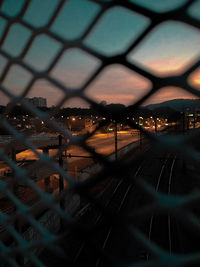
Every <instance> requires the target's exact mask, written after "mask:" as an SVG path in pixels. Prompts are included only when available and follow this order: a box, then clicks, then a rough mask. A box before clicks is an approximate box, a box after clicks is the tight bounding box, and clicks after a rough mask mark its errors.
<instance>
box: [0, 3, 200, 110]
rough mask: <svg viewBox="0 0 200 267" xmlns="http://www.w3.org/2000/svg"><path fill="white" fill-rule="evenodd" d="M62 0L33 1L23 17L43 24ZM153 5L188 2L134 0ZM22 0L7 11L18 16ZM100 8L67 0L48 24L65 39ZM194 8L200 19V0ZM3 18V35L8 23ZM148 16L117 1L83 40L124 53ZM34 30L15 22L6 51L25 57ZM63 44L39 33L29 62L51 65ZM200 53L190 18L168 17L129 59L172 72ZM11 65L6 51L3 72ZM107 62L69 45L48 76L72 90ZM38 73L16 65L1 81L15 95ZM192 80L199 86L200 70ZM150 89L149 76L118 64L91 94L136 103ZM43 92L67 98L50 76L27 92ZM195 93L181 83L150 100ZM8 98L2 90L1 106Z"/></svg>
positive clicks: (52, 101) (162, 7) (51, 99)
mask: <svg viewBox="0 0 200 267" xmlns="http://www.w3.org/2000/svg"><path fill="white" fill-rule="evenodd" d="M58 2H59V1H58V0H43V1H41V0H32V1H31V4H30V6H29V8H28V10H27V12H26V14H25V15H24V18H23V19H24V20H25V21H26V22H27V23H30V24H31V25H33V26H35V27H41V26H44V25H45V24H46V23H47V22H48V20H49V18H50V17H51V15H52V12H53V11H54V9H55V8H56V6H57V4H58ZM130 2H134V3H136V4H140V5H143V6H145V7H147V8H150V9H153V10H156V11H158V12H164V11H166V10H171V9H173V8H176V7H178V6H180V5H181V4H183V3H185V2H186V0H168V1H160V0H130ZM23 3H24V0H18V1H16V0H4V1H3V5H2V7H1V10H2V11H3V12H4V13H6V14H7V15H9V16H15V15H16V14H17V12H18V11H19V10H20V9H21V7H22V5H23ZM99 11H100V7H99V6H98V5H97V4H94V3H92V2H90V1H87V0H69V1H67V2H66V4H65V5H64V8H63V9H62V11H61V12H60V14H59V15H58V17H57V19H56V20H55V22H54V23H53V25H52V26H51V28H50V30H51V31H53V32H54V33H56V34H58V35H60V36H62V37H64V38H66V40H74V39H76V38H78V37H79V36H80V35H81V34H82V33H83V32H84V30H85V29H86V28H87V26H88V25H89V24H90V22H91V20H92V19H93V18H94V17H95V16H96V15H97V14H98V12H99ZM188 14H190V15H191V16H194V17H195V18H198V19H199V18H200V1H197V3H196V4H194V5H193V6H192V7H191V8H190V9H189V10H188ZM6 23H7V22H6V21H5V20H4V19H2V18H1V17H0V38H1V36H2V33H3V30H4V28H5V25H6ZM149 23H150V21H149V19H148V18H146V17H143V16H141V15H140V14H137V13H134V12H131V11H129V10H127V9H125V8H122V7H115V8H113V9H111V10H109V11H108V12H105V13H104V15H103V17H102V18H101V20H100V21H99V22H98V24H97V25H96V26H95V28H94V30H93V31H92V32H91V33H90V34H89V35H88V36H87V37H86V39H85V41H84V44H85V45H87V46H88V47H91V48H93V49H95V50H96V51H98V52H100V53H102V54H104V55H107V56H109V55H116V54H117V53H120V52H123V51H125V50H126V48H127V47H128V46H129V45H130V44H131V43H132V42H133V41H134V40H135V39H136V38H137V36H138V35H139V34H140V33H141V32H142V31H144V29H146V27H147V26H148V25H149ZM31 34H32V33H31V31H30V30H28V29H27V28H25V27H24V26H22V25H21V24H18V23H15V24H13V25H12V27H11V28H10V31H9V33H8V36H7V38H6V40H5V42H4V43H3V45H2V47H1V48H2V49H3V50H4V51H6V52H8V53H9V54H11V55H12V56H14V57H15V56H19V55H20V53H21V51H22V50H23V48H24V46H25V45H26V43H27V42H28V40H29V38H30V36H31ZM61 48H62V44H61V43H59V42H58V41H56V40H54V39H52V38H50V37H49V36H47V35H45V34H40V35H38V36H37V38H36V39H35V40H34V42H33V44H32V46H31V48H30V49H29V51H28V53H27V54H26V56H25V58H24V61H25V62H26V63H27V64H29V65H30V66H31V67H33V68H35V69H36V70H39V71H43V70H45V69H46V68H47V67H48V66H49V64H50V63H51V61H52V60H53V59H54V58H55V56H56V54H57V53H58V52H59V51H60V49H61ZM199 55H200V34H199V30H197V29H196V28H193V27H191V26H188V25H187V24H184V23H180V22H175V21H168V22H165V23H162V24H161V25H159V26H158V27H156V28H155V29H154V30H153V31H152V32H151V34H150V35H148V36H146V38H145V39H144V40H143V42H142V43H141V44H140V45H139V46H138V47H137V48H136V49H134V50H133V51H131V52H130V53H129V55H128V57H127V59H128V61H130V62H132V63H136V64H138V65H140V66H141V67H142V68H145V69H147V70H150V71H152V72H154V73H156V74H157V75H160V76H167V75H171V74H174V73H177V74H181V73H182V72H183V71H184V70H186V69H187V66H188V65H190V64H191V63H192V62H193V60H194V59H197V58H198V57H199ZM6 64H7V61H6V59H5V58H4V57H3V56H1V55H0V75H1V73H2V71H3V69H4V68H5V66H6ZM100 65H101V62H100V61H99V60H98V59H97V58H95V57H92V56H91V55H89V54H87V53H85V52H83V51H82V50H80V49H77V48H73V49H69V50H66V51H65V53H64V54H63V56H62V57H61V58H60V60H59V61H58V63H57V64H56V66H55V67H54V69H53V70H52V71H51V73H50V75H51V76H52V77H54V78H56V79H58V80H59V81H60V82H62V83H63V84H65V85H66V86H68V87H71V88H74V90H75V89H76V88H78V87H80V86H81V85H82V84H83V83H84V82H85V81H86V80H87V78H88V77H89V76H90V75H91V74H92V73H93V72H94V70H95V69H96V68H97V67H98V66H100ZM31 77H32V74H31V73H29V72H28V71H27V70H25V69H23V68H21V67H19V66H17V65H13V66H12V67H11V69H10V71H9V73H8V75H7V77H6V79H5V80H4V82H3V85H4V86H5V87H6V88H8V89H9V90H11V91H12V92H13V93H14V94H19V93H21V92H23V90H24V88H25V86H26V85H27V84H28V82H29V80H30V79H31ZM190 82H191V83H192V85H194V86H195V87H197V88H198V89H200V70H198V71H196V72H195V73H193V75H191V77H190ZM150 88H151V81H149V80H146V79H144V78H143V77H141V76H139V75H138V74H137V73H134V72H133V71H131V70H129V69H127V68H126V67H124V66H121V65H112V66H110V67H107V68H105V69H104V70H103V71H102V73H101V74H100V75H99V76H98V77H97V78H96V79H95V81H94V82H93V83H92V84H90V86H89V87H88V88H87V90H86V92H85V93H86V94H87V95H89V96H90V97H91V98H92V99H94V100H96V101H98V102H100V101H103V100H105V101H107V102H108V103H122V104H125V105H128V104H131V103H134V101H136V100H137V99H138V98H139V97H141V96H142V95H143V94H144V93H145V92H147V91H148V90H149V89H150ZM33 96H42V97H45V98H47V102H48V106H52V105H56V103H58V101H59V100H60V99H61V98H62V97H63V92H61V90H60V89H59V88H55V87H53V86H52V85H51V84H50V83H49V82H47V81H46V80H44V79H43V80H38V81H37V82H36V83H35V84H34V86H33V88H32V90H31V92H30V93H29V95H28V97H33ZM188 97H190V98H191V97H192V98H194V96H192V95H189V94H187V93H186V92H185V91H183V90H178V89H176V88H163V89H161V90H160V92H159V93H158V94H157V95H155V96H154V97H153V98H151V99H150V100H149V101H150V102H151V103H157V102H162V101H165V100H169V99H173V98H188ZM7 102H8V99H7V98H6V97H5V95H3V93H2V92H0V104H1V105H5V104H7ZM65 106H86V104H85V103H83V102H81V101H80V100H79V99H74V100H70V101H68V102H66V103H65Z"/></svg>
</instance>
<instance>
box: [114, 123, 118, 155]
mask: <svg viewBox="0 0 200 267" xmlns="http://www.w3.org/2000/svg"><path fill="white" fill-rule="evenodd" d="M114 135H115V160H117V141H118V140H117V122H115V129H114Z"/></svg>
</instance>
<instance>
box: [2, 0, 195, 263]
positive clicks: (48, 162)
mask: <svg viewBox="0 0 200 267" xmlns="http://www.w3.org/2000/svg"><path fill="white" fill-rule="evenodd" d="M45 1H46V0H45ZM45 1H44V2H45ZM9 2H11V5H12V1H7V0H3V1H0V7H1V9H0V24H1V25H0V27H1V33H0V56H1V58H2V59H4V61H5V62H6V63H5V64H4V66H3V67H2V70H1V76H0V92H1V95H2V96H3V97H6V98H7V99H9V103H10V104H9V105H7V108H6V111H5V113H4V114H3V115H2V116H1V127H2V128H4V129H5V130H6V131H7V132H9V133H10V134H11V135H12V136H13V138H14V140H15V144H16V143H18V144H22V145H23V147H25V148H27V149H31V150H32V151H33V152H34V153H35V154H36V155H37V157H38V158H39V160H38V161H36V162H34V163H33V165H32V171H34V170H35V169H37V168H43V167H44V166H47V167H48V166H50V167H51V169H52V170H53V172H54V173H55V174H58V175H59V177H60V179H61V178H62V179H63V180H64V181H66V183H67V184H68V186H67V187H65V188H63V190H62V191H61V192H59V193H57V194H56V195H52V194H49V193H48V192H45V191H44V190H42V189H41V188H40V187H39V186H38V184H37V183H36V182H35V181H34V179H33V178H32V177H31V173H30V172H28V171H26V169H24V168H22V167H21V166H20V165H19V164H17V163H16V159H15V158H14V157H12V156H10V154H8V153H7V151H8V150H9V147H8V146H4V147H3V148H0V158H1V160H2V161H3V162H5V163H6V164H7V166H9V167H10V168H11V169H12V171H13V175H14V178H13V179H14V181H15V182H16V184H17V183H19V184H25V185H26V186H27V187H28V188H30V190H32V191H34V192H35V193H36V195H37V203H34V205H33V206H30V205H27V204H25V203H23V201H22V200H21V199H20V198H19V195H18V194H17V193H16V192H15V191H14V190H11V188H10V186H8V184H7V182H6V181H3V180H1V181H0V191H1V193H3V194H5V195H6V196H7V198H8V199H9V201H11V202H12V203H14V206H15V210H14V211H13V212H12V213H9V214H7V213H6V212H4V211H0V225H1V227H2V228H3V229H4V232H5V233H4V235H3V234H2V236H3V238H2V241H0V257H1V259H2V260H3V262H4V263H5V265H6V264H8V265H10V266H22V265H23V264H25V263H27V262H28V263H30V262H31V264H33V265H36V266H43V262H42V260H41V259H40V258H39V256H38V253H37V252H38V251H39V250H42V249H43V248H48V249H50V250H52V251H54V252H55V253H57V254H58V255H60V257H62V256H63V255H62V252H63V250H62V247H60V246H59V241H60V240H61V239H63V237H64V236H65V235H64V233H65V230H63V233H62V234H60V232H59V231H58V232H56V231H52V229H51V227H50V228H49V227H47V226H46V225H47V224H48V222H47V223H42V222H41V220H40V219H39V218H40V216H42V215H44V213H46V214H48V216H47V217H48V219H47V221H48V220H49V222H50V221H51V220H53V219H52V218H54V217H55V218H57V219H55V224H57V225H61V226H62V225H63V224H64V225H65V227H66V225H68V229H70V228H75V229H77V231H79V232H82V233H83V234H84V233H85V232H86V231H88V234H91V235H92V233H93V232H92V231H93V229H91V232H90V230H89V229H87V227H84V226H83V225H82V226H81V225H80V224H79V222H78V221H77V218H76V217H74V216H73V215H72V214H70V212H68V211H66V210H65V208H64V204H63V199H65V196H67V195H68V196H70V197H72V196H73V194H78V195H80V196H81V197H83V198H85V199H87V200H88V201H89V202H91V203H93V205H94V206H96V208H97V209H100V210H101V212H103V213H104V215H105V216H108V218H107V220H108V221H109V225H110V224H112V223H113V224H114V223H115V222H113V220H112V218H110V216H109V214H108V213H107V211H106V207H105V206H102V205H101V202H100V201H99V200H97V199H96V198H95V197H94V196H93V194H91V191H90V189H91V188H92V187H93V186H94V185H95V184H97V183H98V182H99V181H101V180H103V179H104V178H105V177H108V176H109V175H112V176H116V177H120V176H122V175H123V173H124V172H126V173H127V172H128V170H129V169H130V167H131V164H130V163H129V165H128V164H127V163H126V162H121V161H120V159H118V160H116V161H115V160H113V161H111V160H109V158H105V157H103V156H102V155H101V154H100V153H97V152H96V151H95V150H94V149H93V148H92V147H90V146H89V145H88V143H87V140H88V138H89V137H91V136H92V135H93V134H95V132H96V131H97V129H96V130H94V131H93V132H92V133H90V134H88V135H87V136H82V137H77V136H74V135H72V133H71V132H70V131H69V130H68V129H66V128H65V127H64V126H62V125H61V124H60V123H58V122H56V121H55V120H52V119H51V117H52V115H56V112H58V110H59V108H61V107H62V106H63V104H64V103H65V102H66V101H68V102H70V101H71V100H73V99H74V98H75V99H76V98H77V97H78V98H80V99H82V100H84V101H85V102H86V103H87V104H88V105H90V106H91V107H92V108H93V109H94V110H96V111H97V112H98V113H99V114H100V115H101V116H102V117H106V118H110V117H111V116H112V119H113V120H115V121H116V122H117V123H123V122H124V121H125V120H126V124H127V125H129V126H130V127H131V128H133V129H139V130H140V131H141V132H142V134H143V135H144V136H146V138H148V139H149V140H150V141H151V142H153V145H154V144H155V145H158V146H160V147H162V146H163V147H168V148H170V147H171V148H173V149H177V150H179V151H180V150H181V151H182V152H183V153H185V154H186V155H187V156H189V157H190V158H191V159H192V160H193V161H194V162H196V164H197V165H198V164H199V163H200V158H199V153H198V152H197V151H196V150H195V148H193V147H192V146H191V145H190V142H189V141H191V139H190V138H193V137H191V136H181V137H179V138H177V137H176V136H175V137H172V136H159V135H158V136H157V135H154V134H153V133H150V132H148V131H145V129H142V128H140V126H139V125H137V124H136V123H135V122H134V121H133V120H131V119H130V120H129V119H127V117H128V116H129V114H130V113H132V114H134V112H136V111H137V110H138V108H139V107H140V106H141V104H143V103H144V102H145V101H146V100H147V99H149V98H150V97H151V96H153V95H154V94H155V93H157V92H159V91H160V90H161V89H162V88H164V87H177V88H182V89H184V90H185V91H187V92H189V93H191V94H193V95H194V96H196V97H199V96H200V92H199V90H198V89H197V88H196V87H195V86H193V85H192V84H191V83H190V81H189V77H190V75H192V74H193V73H195V71H198V69H199V66H200V60H199V57H197V56H196V57H195V58H194V59H193V61H192V62H190V64H189V65H188V66H187V68H186V69H185V70H184V71H182V73H180V74H176V73H175V74H174V73H173V74H170V75H168V76H162V75H159V74H157V73H155V72H152V70H151V69H149V68H147V67H145V68H144V67H143V66H142V65H140V64H138V63H137V62H132V61H130V60H129V58H128V55H129V54H130V52H132V51H134V50H136V49H138V47H140V46H141V47H142V45H141V44H142V42H143V40H144V39H145V38H147V39H148V38H149V36H150V35H151V33H152V32H153V31H154V29H155V28H156V27H157V26H159V25H162V24H163V23H164V22H167V21H175V22H181V23H184V25H188V26H190V27H191V31H192V30H193V29H199V27H200V23H199V19H198V18H197V17H195V16H191V15H190V14H189V12H188V10H189V9H190V8H191V7H192V6H193V5H195V3H197V2H198V1H195V0H189V1H183V3H182V4H179V6H178V7H174V8H172V9H170V10H169V11H168V10H167V11H163V12H160V11H157V9H155V10H154V9H152V8H151V9H150V8H148V7H145V6H142V5H140V4H139V3H138V2H139V1H136V2H135V1H128V0H124V1H119V0H113V1H112V0H111V1H103V0H102V1H100V0H91V1H85V0H83V1H82V5H83V7H82V8H84V4H86V2H87V4H88V3H92V4H95V5H96V6H98V9H97V11H96V12H95V14H94V15H93V16H91V18H90V21H89V23H88V24H87V25H86V26H85V27H84V29H83V30H82V31H81V34H79V36H78V37H76V38H74V39H72V38H66V37H65V36H63V35H62V34H60V33H59V32H56V30H52V29H53V27H52V25H54V23H55V21H56V19H57V18H59V16H60V15H61V13H62V11H63V10H67V8H68V4H69V5H70V3H71V2H73V1H65V0H57V1H55V2H56V3H57V4H56V5H55V6H54V8H53V11H52V12H51V13H50V15H49V17H48V20H47V21H46V22H45V23H43V25H42V26H40V25H39V26H38V25H37V23H36V24H34V23H30V22H29V21H28V20H26V19H24V18H25V15H26V14H27V13H28V11H29V9H30V8H31V5H32V4H35V5H36V4H38V9H39V8H40V7H39V6H40V1H34V0H32V1H31V0H24V1H19V2H18V1H16V2H18V4H17V5H16V3H15V4H13V8H14V9H16V10H12V11H10V12H7V11H6V5H8V4H9ZM13 2H15V1H13ZM41 2H42V1H41ZM46 2H49V1H46ZM76 2H77V5H78V2H79V1H76V0H74V3H75V4H76ZM116 7H123V8H124V9H125V10H128V11H130V12H134V14H139V15H141V16H143V17H145V18H148V20H149V24H148V26H147V27H146V28H145V29H144V30H143V31H141V32H140V34H138V36H137V37H136V38H135V40H134V41H132V42H131V43H129V45H128V46H127V47H126V48H125V49H124V50H123V51H121V52H119V53H116V54H114V55H109V54H105V53H102V52H101V51H100V50H98V49H95V48H93V47H92V46H89V45H87V42H85V40H86V39H87V37H88V36H89V35H90V34H91V33H92V32H93V31H94V30H95V27H96V26H98V24H99V23H100V21H101V19H102V17H103V16H104V15H105V14H107V12H111V11H115V8H116ZM44 12H45V10H44ZM71 15H72V16H77V14H71ZM66 16H67V15H66ZM76 19H77V20H78V19H79V18H78V16H77V18H76ZM85 19H87V18H85ZM87 20H88V19H87ZM82 23H83V25H85V24H86V23H85V21H82ZM14 25H18V26H19V25H20V26H22V27H23V28H24V29H25V30H27V31H29V37H28V38H27V41H26V42H25V44H24V46H23V49H22V50H21V51H20V52H19V53H17V54H16V53H15V52H13V53H12V52H9V50H8V49H6V47H5V45H4V44H5V43H6V40H7V38H8V36H9V35H11V34H13V35H16V34H18V33H17V32H14V30H13V29H15V28H13V26H14ZM11 30H12V32H11ZM110 34H111V35H112V32H110ZM41 35H45V36H46V37H48V38H51V39H52V40H55V41H56V42H58V44H59V47H60V49H59V50H58V51H57V53H55V54H54V55H53V57H52V60H50V62H49V63H48V65H47V66H46V68H44V69H43V70H41V68H40V66H39V65H38V66H37V65H36V66H33V65H32V64H29V63H28V62H27V60H26V56H27V54H28V53H29V51H30V49H31V47H32V45H33V44H34V41H35V40H36V39H37V38H38V37H39V36H41ZM118 41H120V38H119V40H118ZM72 48H77V49H80V51H81V52H85V53H87V54H88V55H90V56H92V57H93V58H95V59H96V60H98V62H100V64H99V65H98V67H97V68H96V69H95V70H94V71H93V72H92V73H90V75H89V76H88V77H87V79H86V80H85V81H84V82H83V83H82V84H81V85H80V86H79V87H77V88H75V89H74V88H71V87H70V86H68V85H66V84H65V83H62V82H60V81H59V79H57V78H55V77H54V76H53V75H52V74H51V73H52V71H53V70H54V67H55V66H56V65H57V63H59V61H60V60H61V59H62V57H63V55H64V54H65V52H66V51H68V50H70V49H72ZM13 50H17V47H13ZM38 53H40V51H38ZM163 53H165V51H163ZM49 57H51V55H49ZM114 64H119V65H121V66H124V67H126V68H128V69H129V70H132V71H134V73H137V74H138V75H140V76H142V77H144V78H145V79H146V80H148V81H149V82H150V83H151V84H152V87H151V89H150V90H148V92H146V93H145V94H144V95H143V96H141V97H140V98H139V99H138V100H137V101H136V102H132V104H131V105H129V106H128V107H125V108H124V109H123V110H113V111H112V114H111V113H110V110H107V109H106V107H105V106H103V105H100V104H99V103H98V102H97V101H95V100H94V99H93V98H92V97H90V96H89V95H87V88H88V87H89V86H90V85H91V84H92V83H93V82H94V81H95V80H96V79H97V78H98V77H99V76H100V75H101V74H102V72H103V71H104V69H105V68H106V67H108V66H112V65H114ZM13 66H15V67H16V66H17V67H21V68H22V69H23V70H24V71H26V72H28V73H29V75H30V77H31V78H30V79H29V81H28V83H27V84H26V85H25V86H24V87H23V88H21V89H23V90H22V91H21V93H20V94H15V92H14V91H13V90H12V89H11V88H9V87H8V86H6V83H5V80H6V79H7V77H8V75H9V73H10V72H11V70H12V68H13ZM17 79H20V77H18V78H17ZM41 79H43V80H45V81H46V82H48V84H50V85H51V86H52V87H54V88H56V90H58V91H59V92H61V93H62V95H63V97H62V98H61V99H60V101H59V103H58V104H57V109H55V110H54V114H50V113H47V112H45V111H43V110H41V109H39V108H37V107H36V106H34V105H33V104H31V103H30V102H28V101H27V98H26V97H27V96H28V95H29V94H30V92H31V90H32V88H33V86H34V84H35V83H36V82H37V81H38V80H41ZM113 90H114V89H113ZM16 104H18V105H19V104H20V105H21V106H22V107H24V108H25V109H26V110H27V111H29V112H30V113H32V114H34V116H36V117H38V118H40V119H41V121H43V122H44V123H45V124H46V125H48V127H49V128H51V129H52V130H53V131H55V132H58V133H59V134H60V135H61V136H62V137H63V139H64V140H66V139H67V140H69V143H68V144H67V146H69V145H70V144H72V145H77V146H81V147H82V148H84V149H85V150H86V151H87V152H89V153H90V154H91V155H92V157H93V158H94V159H95V161H96V162H98V163H100V164H101V165H102V166H103V167H102V168H101V169H100V170H99V171H98V173H96V174H95V175H93V176H92V177H91V178H90V179H87V180H85V181H78V180H77V179H74V178H73V177H71V176H70V174H69V173H68V172H67V171H66V170H65V169H64V168H63V166H62V162H59V163H60V164H59V163H58V162H56V161H55V160H54V158H52V157H50V156H48V155H47V154H45V153H40V152H39V151H38V150H37V145H35V143H34V142H33V141H32V139H30V138H28V137H27V136H26V135H25V134H24V133H23V132H20V131H18V130H17V129H16V128H14V127H13V126H12V125H11V124H10V123H9V121H8V119H7V118H8V117H7V116H8V114H9V113H10V112H11V111H12V109H13V107H14V106H15V105H16ZM108 123H109V122H108V121H107V120H105V121H102V124H100V126H99V127H101V126H104V125H106V124H108ZM198 134H199V131H197V133H196V135H198ZM173 138H174V139H173ZM9 146H10V143H9ZM60 147H61V149H62V150H63V151H64V150H65V149H66V144H64V145H63V147H62V144H61V143H60ZM127 175H128V174H127ZM129 175H130V176H131V172H130V174H129ZM133 179H134V177H133ZM61 182H62V180H61ZM139 187H140V188H143V191H144V192H145V193H146V194H148V195H149V194H150V195H152V196H153V197H154V198H155V199H156V200H157V205H158V206H159V207H165V210H166V212H169V211H171V212H172V213H173V214H175V215H176V214H177V216H180V213H181V212H182V208H183V206H184V205H186V204H188V205H189V204H190V203H191V202H193V201H195V200H196V201H197V200H198V199H199V196H200V195H199V193H198V192H196V193H195V194H193V195H188V196H186V197H180V198H178V197H177V199H175V198H174V197H173V196H168V200H169V202H167V201H164V199H161V197H160V195H159V193H157V192H155V191H153V189H152V188H151V187H149V186H148V185H147V183H145V182H140V185H139ZM61 188H62V187H61ZM70 197H69V198H70ZM170 201H171V202H170ZM166 203H168V204H169V205H168V206H167V208H166V205H167V204H166ZM154 208H155V207H154ZM38 209H39V210H40V213H38V214H37V216H36V215H35V210H38ZM146 211H147V212H149V210H148V209H147V210H146ZM33 214H34V215H33ZM138 216H145V209H144V210H143V213H142V215H138ZM185 216H186V217H187V216H188V217H187V219H185V220H186V221H187V223H188V224H190V225H191V227H195V229H197V231H199V227H200V224H199V221H198V220H196V219H195V218H193V217H189V216H190V214H189V213H188V214H186V213H185ZM56 220H57V221H56ZM121 223H123V224H125V226H126V227H127V231H130V235H132V236H133V238H134V239H136V240H137V241H138V242H139V243H141V244H143V246H145V247H146V249H147V250H148V251H151V252H152V253H153V254H154V255H156V256H157V258H158V261H155V262H153V263H152V262H145V263H144V262H143V264H144V265H145V264H146V265H148V264H149V266H156V265H157V266H160V265H161V263H162V264H164V259H166V261H168V262H170V264H171V265H170V266H178V265H183V264H185V263H186V264H190V262H193V261H196V262H198V263H199V262H200V254H199V253H195V254H190V255H185V256H184V255H176V254H173V253H170V252H167V251H165V250H163V249H161V248H159V247H157V246H155V244H153V243H152V242H151V241H150V240H149V239H148V237H147V236H145V235H143V234H142V233H141V232H140V231H139V230H138V229H137V228H136V227H134V223H133V224H132V220H131V219H130V218H129V219H127V220H125V219H124V221H123V222H121ZM30 227H32V229H34V231H36V232H37V234H36V236H37V237H36V238H34V237H33V236H32V238H31V234H29V237H28V238H27V236H26V231H27V229H28V228H30ZM55 228H56V226H55ZM25 229H26V230H25ZM65 229H66V228H65ZM5 236H6V238H5ZM8 237H9V238H8ZM4 239H5V240H6V241H4ZM100 256H101V257H105V258H106V257H108V255H107V256H106V255H105V254H104V252H102V250H99V257H100ZM113 264H115V262H113ZM118 264H119V262H118ZM132 264H134V262H133V263H132ZM139 264H140V263H138V265H139ZM151 264H153V265H151ZM119 265H120V264H119ZM122 265H123V263H122ZM144 265H142V263H141V266H144ZM146 265H145V266H146ZM97 266H98V263H97Z"/></svg>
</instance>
